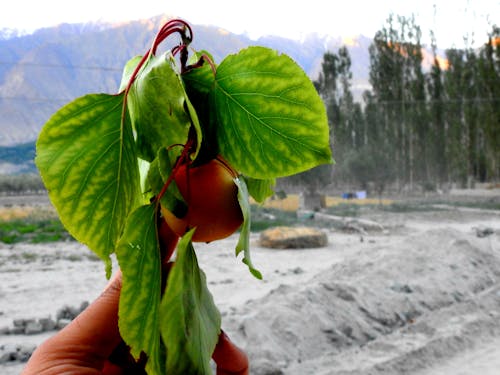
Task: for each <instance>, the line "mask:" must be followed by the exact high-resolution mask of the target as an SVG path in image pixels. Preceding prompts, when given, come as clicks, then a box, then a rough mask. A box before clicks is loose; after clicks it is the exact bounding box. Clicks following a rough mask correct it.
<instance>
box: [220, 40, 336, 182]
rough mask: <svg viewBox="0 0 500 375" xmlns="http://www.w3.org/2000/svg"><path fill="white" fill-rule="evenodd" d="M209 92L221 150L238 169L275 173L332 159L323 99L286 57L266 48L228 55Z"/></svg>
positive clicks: (257, 175)
mask: <svg viewBox="0 0 500 375" xmlns="http://www.w3.org/2000/svg"><path fill="white" fill-rule="evenodd" d="M213 95H214V97H215V116H216V118H215V120H214V121H215V123H216V124H217V139H218V143H219V147H220V150H221V155H222V156H223V157H224V158H226V159H227V160H228V161H229V162H230V163H231V165H233V166H234V167H235V168H236V169H237V170H238V171H240V172H241V173H243V174H245V175H247V176H249V177H253V178H259V179H269V178H277V177H282V176H287V175H292V174H295V173H298V172H302V171H305V170H307V169H310V168H312V167H314V166H317V165H319V164H323V163H330V162H331V161H332V157H331V151H330V145H329V130H328V122H327V116H326V111H325V106H324V104H323V101H322V100H321V98H320V97H319V95H318V93H317V91H316V89H315V87H314V85H313V84H312V82H311V80H310V79H309V78H308V77H307V76H306V74H305V73H304V71H303V70H302V69H301V68H300V67H299V66H298V65H297V64H296V63H295V62H294V61H293V60H292V59H291V58H290V57H288V56H286V55H279V54H278V53H277V52H276V51H273V50H271V49H268V48H264V47H249V48H247V49H244V50H242V51H241V52H239V53H238V54H235V55H230V56H228V57H226V58H225V59H224V60H223V61H222V62H221V64H220V65H219V67H218V69H217V74H216V77H215V90H214V92H213Z"/></svg>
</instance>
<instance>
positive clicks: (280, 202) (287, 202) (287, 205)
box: [264, 194, 393, 211]
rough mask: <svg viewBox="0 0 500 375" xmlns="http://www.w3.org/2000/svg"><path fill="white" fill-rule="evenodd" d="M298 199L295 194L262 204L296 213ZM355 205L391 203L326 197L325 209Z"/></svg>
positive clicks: (367, 199)
mask: <svg viewBox="0 0 500 375" xmlns="http://www.w3.org/2000/svg"><path fill="white" fill-rule="evenodd" d="M299 202H300V198H299V196H298V195H297V194H290V195H288V196H287V197H286V198H285V199H276V198H274V199H271V198H270V199H268V200H267V201H266V202H265V203H264V207H268V208H275V209H278V210H283V211H297V210H298V208H299V204H300V203H299ZM346 203H347V204H357V205H377V204H383V205H388V204H391V203H393V201H392V200H390V199H382V200H379V199H374V198H366V199H349V200H347V199H343V198H341V197H330V196H327V197H326V202H325V204H326V207H333V206H338V205H340V204H346Z"/></svg>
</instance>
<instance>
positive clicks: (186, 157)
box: [153, 140, 194, 204]
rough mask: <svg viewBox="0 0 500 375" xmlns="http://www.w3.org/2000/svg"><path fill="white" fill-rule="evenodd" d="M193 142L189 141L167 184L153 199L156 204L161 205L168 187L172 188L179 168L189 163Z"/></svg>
mask: <svg viewBox="0 0 500 375" xmlns="http://www.w3.org/2000/svg"><path fill="white" fill-rule="evenodd" d="M193 143H194V142H193V141H192V140H189V141H188V142H187V143H186V145H185V146H184V148H183V149H182V153H181V154H180V156H179V157H178V158H177V161H176V162H175V164H174V167H173V168H172V172H171V173H170V176H168V178H167V181H166V182H165V184H164V185H163V187H162V189H161V190H160V192H159V193H158V194H157V195H156V196H155V197H154V198H153V201H154V202H155V203H156V204H159V202H160V200H161V198H162V197H163V195H164V194H165V192H166V191H167V189H168V187H169V186H170V184H171V183H172V180H173V179H174V176H175V173H176V171H177V170H178V169H179V167H180V166H181V165H183V164H185V163H187V162H188V161H189V153H190V151H191V148H192V146H193Z"/></svg>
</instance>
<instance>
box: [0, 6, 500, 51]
mask: <svg viewBox="0 0 500 375" xmlns="http://www.w3.org/2000/svg"><path fill="white" fill-rule="evenodd" d="M390 13H394V14H396V15H402V16H411V15H412V14H413V15H414V16H415V19H416V23H417V24H418V25H420V27H421V28H422V31H423V42H424V43H428V40H429V38H428V34H429V30H431V29H432V30H434V31H435V34H436V40H437V43H438V46H439V47H441V48H446V47H451V46H456V47H463V46H464V41H463V37H464V35H467V34H469V35H472V33H473V35H474V38H473V39H475V40H476V41H480V42H483V41H484V40H485V38H486V35H487V32H488V31H490V30H491V25H493V24H496V25H499V26H500V0H412V1H409V0H385V1H374V0H345V1H342V2H340V1H332V0H247V1H238V0H182V1H181V0H140V1H137V0H136V1H132V0H120V1H117V0H15V1H12V2H9V6H8V7H5V6H4V7H2V11H1V12H0V29H2V28H12V29H19V30H23V31H27V32H32V31H33V30H36V29H38V28H41V27H48V26H54V25H57V24H60V23H81V22H93V21H105V22H121V21H128V20H136V19H141V18H148V17H152V16H156V15H159V14H167V15H173V16H178V17H181V18H183V19H184V20H186V21H188V22H189V23H191V24H205V25H216V26H220V27H222V28H224V29H227V30H228V31H231V32H234V33H237V34H247V35H248V36H250V37H252V38H257V37H259V36H262V35H279V36H284V37H288V38H293V39H300V38H301V37H303V36H304V35H306V34H308V33H311V32H317V33H320V34H328V35H332V36H346V37H352V36H356V35H359V34H362V35H365V36H368V37H373V36H374V34H375V32H376V31H377V30H380V29H381V28H382V27H383V25H384V23H385V20H386V19H387V17H388V15H389V14H390Z"/></svg>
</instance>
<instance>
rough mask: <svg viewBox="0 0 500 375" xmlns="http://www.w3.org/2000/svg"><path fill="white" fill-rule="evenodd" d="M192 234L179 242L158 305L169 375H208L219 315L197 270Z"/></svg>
mask: <svg viewBox="0 0 500 375" xmlns="http://www.w3.org/2000/svg"><path fill="white" fill-rule="evenodd" d="M193 232H194V230H192V231H190V232H188V233H187V234H186V235H185V236H184V237H182V238H181V240H180V241H179V244H178V246H177V258H176V261H175V264H174V266H173V267H172V269H171V271H170V275H169V277H168V282H167V288H166V290H165V295H164V297H163V300H162V302H161V312H160V313H161V317H162V319H161V335H162V339H163V342H164V343H165V346H166V348H167V368H166V373H167V374H170V375H189V374H199V375H201V374H203V375H204V374H211V373H212V371H211V369H210V359H211V357H212V353H213V351H214V349H215V345H216V344H217V340H218V336H219V333H220V325H221V318H220V313H219V310H218V309H217V307H216V306H215V304H214V301H213V298H212V295H211V294H210V292H209V290H208V288H207V282H206V277H205V274H204V272H203V271H202V270H201V269H200V268H199V266H198V261H197V260H196V254H195V252H194V248H193V244H192V242H191V237H192V235H193Z"/></svg>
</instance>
